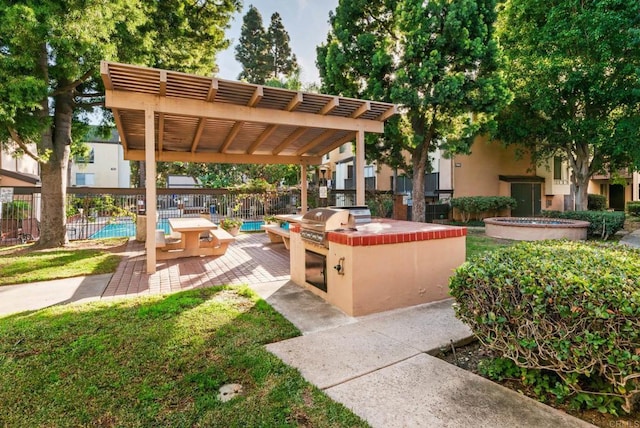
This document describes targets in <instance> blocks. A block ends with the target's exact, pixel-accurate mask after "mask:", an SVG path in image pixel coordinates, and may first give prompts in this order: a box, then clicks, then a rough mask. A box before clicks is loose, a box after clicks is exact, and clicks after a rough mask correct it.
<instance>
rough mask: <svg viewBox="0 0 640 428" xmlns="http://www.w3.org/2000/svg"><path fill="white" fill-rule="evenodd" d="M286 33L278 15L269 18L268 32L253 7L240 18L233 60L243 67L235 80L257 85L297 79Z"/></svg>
mask: <svg viewBox="0 0 640 428" xmlns="http://www.w3.org/2000/svg"><path fill="white" fill-rule="evenodd" d="M289 41H290V38H289V33H287V31H286V30H285V28H284V24H283V23H282V18H281V17H280V14H279V13H277V12H276V13H274V14H273V15H271V23H270V25H269V28H268V30H265V29H264V26H263V24H262V15H261V14H260V12H259V11H258V9H256V8H255V7H254V6H253V5H252V6H250V7H249V10H248V11H247V13H246V14H245V16H244V17H243V18H242V29H241V30H240V39H239V40H238V45H237V46H236V60H238V62H239V63H240V64H241V65H242V72H240V75H239V76H238V79H241V80H246V81H247V82H249V83H256V84H259V85H262V84H265V82H267V81H269V80H271V81H274V82H281V81H282V79H284V80H285V81H286V80H287V79H289V78H294V79H295V80H297V79H298V74H297V73H298V63H297V60H296V56H295V54H293V52H292V51H291V47H290V46H289Z"/></svg>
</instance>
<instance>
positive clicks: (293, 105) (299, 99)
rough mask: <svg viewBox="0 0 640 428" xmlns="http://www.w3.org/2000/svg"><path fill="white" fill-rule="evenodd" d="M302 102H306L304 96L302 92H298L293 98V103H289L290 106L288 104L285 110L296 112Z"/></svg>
mask: <svg viewBox="0 0 640 428" xmlns="http://www.w3.org/2000/svg"><path fill="white" fill-rule="evenodd" d="M302 101H304V96H303V95H302V93H301V92H298V93H296V95H295V96H294V97H293V98H291V101H289V104H287V106H286V107H285V108H284V109H285V110H286V111H294V110H295V109H296V108H298V106H299V105H300V104H302Z"/></svg>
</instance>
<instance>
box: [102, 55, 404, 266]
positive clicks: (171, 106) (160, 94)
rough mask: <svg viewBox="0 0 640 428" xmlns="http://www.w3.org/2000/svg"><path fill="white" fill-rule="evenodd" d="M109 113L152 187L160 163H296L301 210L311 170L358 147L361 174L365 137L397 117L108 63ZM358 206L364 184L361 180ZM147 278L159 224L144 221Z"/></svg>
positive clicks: (331, 99) (364, 104)
mask: <svg viewBox="0 0 640 428" xmlns="http://www.w3.org/2000/svg"><path fill="white" fill-rule="evenodd" d="M100 69H101V74H102V80H103V82H104V86H105V89H106V107H108V108H110V109H111V110H112V111H113V116H114V119H115V122H116V126H117V128H118V133H119V134H120V141H121V143H122V146H123V149H124V157H125V159H127V160H140V161H145V162H146V182H147V183H148V184H151V183H155V177H156V162H157V161H168V162H172V161H181V162H210V163H253V164H258V163H261V164H298V165H301V169H302V177H303V179H302V180H301V182H302V189H301V199H302V210H303V212H306V209H307V205H306V204H307V197H306V196H307V188H306V185H307V183H306V179H304V177H306V174H307V167H308V166H310V165H319V164H320V163H321V162H322V156H323V155H325V154H327V153H329V152H330V151H332V150H334V149H336V148H338V147H340V146H341V145H342V144H344V143H347V142H350V141H355V142H356V159H355V160H356V167H357V170H360V171H363V168H364V164H365V159H364V135H365V132H374V133H382V132H383V130H384V121H385V120H386V119H388V118H389V117H391V116H392V115H394V114H395V113H396V106H395V105H394V104H389V103H381V102H375V101H366V100H358V99H353V98H345V97H337V96H332V95H322V94H312V93H307V92H300V91H292V90H287V89H280V88H272V87H267V86H262V85H253V84H249V83H243V82H236V81H229V80H223V79H218V78H215V77H204V76H198V75H192V74H185V73H179V72H175V71H169V70H160V69H155V68H146V67H139V66H134V65H128V64H119V63H113V62H106V61H103V62H102V63H101V65H100ZM355 182H356V203H357V204H358V205H361V204H364V195H365V185H364V183H365V180H364V175H363V173H362V172H361V173H359V174H356V180H355ZM146 198H147V201H148V203H147V216H148V217H147V218H149V219H153V218H155V217H156V204H155V203H150V202H149V201H155V200H156V188H155V185H147V186H146ZM146 231H147V241H146V250H147V272H148V273H153V272H155V269H156V267H155V265H156V253H155V245H156V243H155V222H153V221H148V222H147V230H146Z"/></svg>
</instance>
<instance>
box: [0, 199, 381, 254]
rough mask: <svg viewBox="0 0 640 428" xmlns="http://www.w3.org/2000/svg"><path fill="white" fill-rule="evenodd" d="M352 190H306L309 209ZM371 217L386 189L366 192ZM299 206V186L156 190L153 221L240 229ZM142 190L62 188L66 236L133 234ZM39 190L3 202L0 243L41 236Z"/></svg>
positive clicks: (343, 202) (141, 210)
mask: <svg viewBox="0 0 640 428" xmlns="http://www.w3.org/2000/svg"><path fill="white" fill-rule="evenodd" d="M355 200H356V197H355V190H331V189H330V190H329V192H328V194H327V198H320V195H319V192H318V189H317V188H312V189H309V191H308V194H307V201H308V206H309V207H310V208H314V207H319V206H349V205H355ZM366 202H367V204H368V205H369V207H370V208H371V211H372V214H373V215H374V216H380V217H389V216H391V212H392V207H393V202H392V196H391V194H390V193H388V192H375V191H367V192H366ZM300 205H301V199H300V191H299V190H298V189H291V190H283V191H277V192H267V193H255V194H253V193H238V192H235V191H232V190H227V189H157V200H156V209H157V213H158V226H159V227H161V228H168V224H167V221H166V219H168V218H172V217H188V216H192V217H196V216H201V215H205V216H209V217H210V218H211V220H213V221H214V222H218V221H220V219H222V218H224V217H235V218H241V219H242V220H243V221H244V222H245V224H246V226H245V227H246V229H245V230H259V222H260V221H262V219H263V218H264V216H266V215H277V214H295V213H296V212H297V211H298V208H299V206H300ZM146 208H147V200H146V195H145V189H121V188H89V187H71V188H69V189H67V208H66V214H67V235H68V237H69V239H70V240H77V239H94V238H109V237H118V236H135V227H136V218H137V216H138V215H145V214H146ZM40 215H41V193H40V188H37V187H14V188H13V198H12V201H11V202H6V203H4V204H3V206H2V221H1V222H0V233H1V235H0V245H14V244H16V243H19V242H21V241H23V240H26V239H37V238H38V237H39V235H40V229H39V224H40Z"/></svg>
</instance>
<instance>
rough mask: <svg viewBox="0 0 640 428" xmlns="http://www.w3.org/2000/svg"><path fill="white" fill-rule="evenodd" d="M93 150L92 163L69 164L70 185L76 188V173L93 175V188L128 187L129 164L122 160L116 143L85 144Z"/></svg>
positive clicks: (120, 149) (119, 148) (118, 145)
mask: <svg viewBox="0 0 640 428" xmlns="http://www.w3.org/2000/svg"><path fill="white" fill-rule="evenodd" d="M87 144H88V145H89V146H90V147H91V148H92V149H93V150H94V163H75V162H73V163H72V164H71V174H70V175H71V180H70V185H71V186H76V185H77V182H76V173H86V174H94V175H95V184H94V187H129V182H128V181H129V179H128V177H129V172H130V169H129V162H128V161H125V160H124V159H123V153H122V146H121V145H120V144H118V143H94V142H91V143H87Z"/></svg>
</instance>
